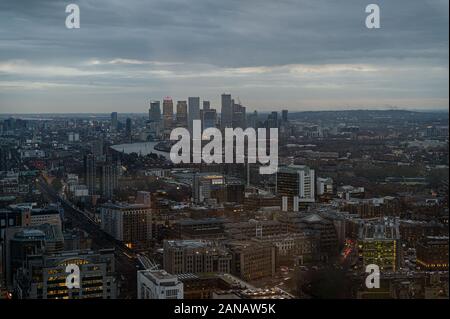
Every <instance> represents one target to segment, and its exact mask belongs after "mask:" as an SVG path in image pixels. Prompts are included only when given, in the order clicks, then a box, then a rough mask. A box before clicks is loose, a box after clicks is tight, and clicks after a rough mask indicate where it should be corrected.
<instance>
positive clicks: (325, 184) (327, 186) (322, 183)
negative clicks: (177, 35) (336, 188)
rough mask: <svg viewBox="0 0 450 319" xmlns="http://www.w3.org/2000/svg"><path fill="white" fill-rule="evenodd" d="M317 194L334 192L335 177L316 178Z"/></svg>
mask: <svg viewBox="0 0 450 319" xmlns="http://www.w3.org/2000/svg"><path fill="white" fill-rule="evenodd" d="M316 187H317V195H319V196H320V195H325V194H329V195H330V194H333V179H332V178H329V177H328V178H322V177H318V178H317V180H316Z"/></svg>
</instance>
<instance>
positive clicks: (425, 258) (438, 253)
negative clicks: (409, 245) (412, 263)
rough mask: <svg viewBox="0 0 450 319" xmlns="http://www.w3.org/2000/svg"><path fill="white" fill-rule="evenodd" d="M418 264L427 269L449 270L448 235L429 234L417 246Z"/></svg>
mask: <svg viewBox="0 0 450 319" xmlns="http://www.w3.org/2000/svg"><path fill="white" fill-rule="evenodd" d="M416 256H417V258H416V264H417V266H418V267H419V268H420V269H422V270H426V271H448V236H427V237H424V238H422V239H420V240H419V241H418V243H417V246H416Z"/></svg>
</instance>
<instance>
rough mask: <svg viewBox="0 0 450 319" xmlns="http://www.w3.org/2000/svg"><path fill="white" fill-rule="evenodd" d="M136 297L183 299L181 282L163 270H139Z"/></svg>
mask: <svg viewBox="0 0 450 319" xmlns="http://www.w3.org/2000/svg"><path fill="white" fill-rule="evenodd" d="M137 299H183V283H182V282H181V281H180V280H179V279H178V278H177V276H175V275H171V274H169V273H167V272H166V271H164V270H139V271H138V273H137Z"/></svg>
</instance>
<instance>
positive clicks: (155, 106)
mask: <svg viewBox="0 0 450 319" xmlns="http://www.w3.org/2000/svg"><path fill="white" fill-rule="evenodd" d="M148 119H149V121H150V122H158V123H159V122H160V121H161V107H160V102H159V101H151V102H150V109H149V110H148Z"/></svg>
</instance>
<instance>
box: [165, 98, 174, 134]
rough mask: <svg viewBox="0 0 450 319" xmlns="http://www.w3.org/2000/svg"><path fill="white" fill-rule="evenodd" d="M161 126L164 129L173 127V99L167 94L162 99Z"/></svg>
mask: <svg viewBox="0 0 450 319" xmlns="http://www.w3.org/2000/svg"><path fill="white" fill-rule="evenodd" d="M163 127H164V130H171V129H172V128H173V101H172V98H170V97H168V96H167V97H165V98H164V101H163Z"/></svg>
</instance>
